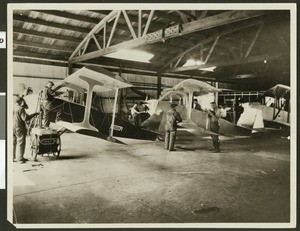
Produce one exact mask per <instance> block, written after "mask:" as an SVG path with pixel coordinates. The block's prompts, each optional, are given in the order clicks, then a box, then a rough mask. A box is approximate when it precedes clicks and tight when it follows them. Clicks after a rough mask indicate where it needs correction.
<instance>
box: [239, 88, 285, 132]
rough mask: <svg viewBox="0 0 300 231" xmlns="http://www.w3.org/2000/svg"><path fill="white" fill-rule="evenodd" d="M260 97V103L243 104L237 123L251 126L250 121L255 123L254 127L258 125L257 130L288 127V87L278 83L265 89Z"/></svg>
mask: <svg viewBox="0 0 300 231" xmlns="http://www.w3.org/2000/svg"><path fill="white" fill-rule="evenodd" d="M262 99H263V102H262V103H258V102H255V103H247V104H243V107H244V109H245V110H244V112H243V114H242V115H241V117H240V119H239V121H238V123H237V124H240V125H243V126H251V125H252V123H256V125H255V126H254V127H256V128H258V127H259V128H258V129H257V130H264V129H265V128H280V129H282V128H287V129H288V128H289V127H290V87H289V86H285V85H282V84H278V85H276V86H274V87H272V88H270V89H269V90H267V91H266V92H265V93H264V95H263V98H262ZM261 118H262V120H263V122H261ZM261 127H262V128H263V129H261Z"/></svg>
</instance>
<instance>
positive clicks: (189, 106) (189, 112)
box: [187, 91, 193, 120]
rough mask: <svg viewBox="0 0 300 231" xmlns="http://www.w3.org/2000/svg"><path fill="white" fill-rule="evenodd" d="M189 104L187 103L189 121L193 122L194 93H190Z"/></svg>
mask: <svg viewBox="0 0 300 231" xmlns="http://www.w3.org/2000/svg"><path fill="white" fill-rule="evenodd" d="M188 92H189V93H188V103H187V106H188V108H187V119H188V120H191V115H192V107H193V91H188Z"/></svg>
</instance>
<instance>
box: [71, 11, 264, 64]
mask: <svg viewBox="0 0 300 231" xmlns="http://www.w3.org/2000/svg"><path fill="white" fill-rule="evenodd" d="M263 14H266V12H265V11H257V10H255V11H227V12H224V13H220V14H217V15H214V16H210V17H206V18H204V19H199V20H196V21H192V22H189V23H185V24H182V25H181V26H177V27H176V26H174V27H170V28H166V29H164V30H160V31H157V32H154V34H153V33H152V34H149V35H148V34H147V35H145V36H143V37H139V38H136V39H132V40H129V41H125V42H123V43H120V44H116V45H113V46H110V47H106V48H103V49H102V50H97V51H93V52H90V53H88V54H85V55H82V56H78V57H75V55H76V54H77V53H78V50H79V49H80V48H81V47H82V46H83V45H84V43H85V42H86V40H87V37H89V36H91V34H92V33H94V32H95V31H94V29H93V30H92V31H91V32H90V33H89V35H88V36H86V37H85V39H84V40H83V41H82V42H81V43H80V45H79V46H78V47H77V49H76V50H75V51H74V52H73V54H72V56H71V57H70V59H69V61H70V62H71V63H74V62H79V61H85V60H88V59H93V58H96V57H100V56H102V55H105V54H109V53H112V52H115V51H118V50H119V49H132V48H135V47H138V46H141V45H145V44H147V43H155V42H158V41H162V40H164V39H167V38H174V37H178V36H180V35H183V34H189V33H192V32H196V31H200V30H205V29H208V28H212V27H217V26H221V25H225V24H228V23H232V22H237V21H241V20H245V19H249V18H253V17H258V16H261V15H263ZM100 23H102V24H104V23H105V20H102V21H101V22H100ZM167 30H169V31H170V32H169V31H168V33H166V31H167ZM153 36H154V37H153Z"/></svg>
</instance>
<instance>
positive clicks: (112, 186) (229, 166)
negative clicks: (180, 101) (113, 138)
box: [13, 133, 290, 223]
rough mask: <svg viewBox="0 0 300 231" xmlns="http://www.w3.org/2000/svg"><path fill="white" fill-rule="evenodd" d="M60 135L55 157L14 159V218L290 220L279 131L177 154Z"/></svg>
mask: <svg viewBox="0 0 300 231" xmlns="http://www.w3.org/2000/svg"><path fill="white" fill-rule="evenodd" d="M61 138H62V152H61V158H60V159H58V160H54V159H53V158H52V157H38V162H33V161H28V162H27V163H26V164H20V163H14V172H13V176H14V189H13V190H14V191H13V193H14V197H13V204H14V211H15V218H16V220H15V222H16V223H207V222H289V217H290V205H289V204H290V201H289V200H290V190H289V188H290V183H289V182H290V177H289V176H290V170H289V168H290V149H289V144H290V143H289V140H287V139H286V138H282V137H281V136H280V135H267V134H265V135H264V136H261V137H254V138H240V139H234V138H226V137H221V139H222V146H221V149H222V152H221V153H211V152H210V151H208V148H209V147H210V146H211V142H210V139H209V137H203V138H199V139H198V140H195V141H193V142H191V141H178V142H177V144H176V148H177V150H176V151H175V152H168V151H165V150H164V149H163V148H162V146H163V143H162V142H160V141H156V142H142V143H141V142H140V143H139V144H130V145H120V144H113V143H109V142H106V141H103V140H100V139H96V138H92V137H88V136H83V135H79V134H74V133H65V134H63V135H62V137H61ZM28 153H29V151H28V152H27V155H28ZM39 164H40V165H39Z"/></svg>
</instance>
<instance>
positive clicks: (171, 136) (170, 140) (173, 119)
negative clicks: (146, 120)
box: [165, 103, 182, 151]
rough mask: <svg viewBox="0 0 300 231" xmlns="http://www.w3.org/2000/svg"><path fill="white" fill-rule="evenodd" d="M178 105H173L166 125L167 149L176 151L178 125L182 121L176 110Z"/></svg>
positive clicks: (168, 112) (168, 113)
mask: <svg viewBox="0 0 300 231" xmlns="http://www.w3.org/2000/svg"><path fill="white" fill-rule="evenodd" d="M176 106H177V105H176V104H174V103H172V104H171V109H170V110H169V111H167V121H166V125H165V149H167V150H169V151H174V145H175V140H176V131H177V123H179V122H181V121H182V118H181V116H180V115H179V113H178V112H177V111H176V110H175V108H176Z"/></svg>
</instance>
